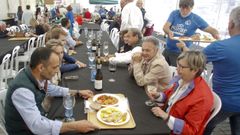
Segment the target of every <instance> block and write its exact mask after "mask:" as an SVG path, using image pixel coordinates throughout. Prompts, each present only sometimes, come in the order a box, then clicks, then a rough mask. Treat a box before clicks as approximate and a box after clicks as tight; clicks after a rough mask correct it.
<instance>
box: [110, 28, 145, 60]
mask: <svg viewBox="0 0 240 135" xmlns="http://www.w3.org/2000/svg"><path fill="white" fill-rule="evenodd" d="M125 38H126V39H125V40H126V41H125V42H126V43H127V44H128V46H129V48H128V49H129V51H127V52H124V53H115V57H112V58H110V61H115V62H117V63H120V64H129V63H130V62H131V59H132V55H133V54H134V53H136V52H141V51H142V47H141V45H142V33H141V31H139V30H138V29H137V28H129V29H128V32H127V33H126V37H125Z"/></svg>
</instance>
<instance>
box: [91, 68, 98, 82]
mask: <svg viewBox="0 0 240 135" xmlns="http://www.w3.org/2000/svg"><path fill="white" fill-rule="evenodd" d="M96 73H97V71H96V66H95V64H93V66H92V69H91V81H92V82H94V81H95V76H96Z"/></svg>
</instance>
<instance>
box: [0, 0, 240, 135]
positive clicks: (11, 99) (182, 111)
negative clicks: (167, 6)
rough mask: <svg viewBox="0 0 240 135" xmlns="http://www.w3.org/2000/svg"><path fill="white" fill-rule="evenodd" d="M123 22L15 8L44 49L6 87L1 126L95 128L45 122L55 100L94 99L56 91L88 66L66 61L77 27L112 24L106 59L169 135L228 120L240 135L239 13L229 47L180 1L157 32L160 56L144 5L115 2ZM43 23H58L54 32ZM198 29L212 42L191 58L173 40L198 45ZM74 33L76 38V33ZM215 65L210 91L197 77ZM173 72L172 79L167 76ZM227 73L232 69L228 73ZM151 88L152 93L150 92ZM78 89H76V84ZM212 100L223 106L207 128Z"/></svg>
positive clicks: (2, 32)
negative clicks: (122, 70)
mask: <svg viewBox="0 0 240 135" xmlns="http://www.w3.org/2000/svg"><path fill="white" fill-rule="evenodd" d="M120 6H121V14H119V13H118V12H117V11H116V9H115V7H112V8H111V9H110V10H109V11H108V10H107V9H106V8H104V7H103V6H100V9H99V10H95V11H94V13H91V12H90V11H89V9H88V8H84V9H83V11H82V12H81V14H75V13H74V12H73V8H72V7H71V5H69V6H67V7H66V8H65V7H62V6H57V7H55V8H53V9H51V10H49V11H48V9H47V7H46V6H45V7H44V11H41V8H40V7H36V12H35V14H34V13H33V12H32V11H31V7H30V6H29V5H27V6H26V10H23V9H22V7H21V6H19V7H18V12H17V16H18V23H19V24H26V25H27V26H29V27H30V28H31V33H32V34H31V36H36V37H37V36H39V35H41V34H45V35H46V43H45V46H46V47H39V48H37V49H36V50H35V51H34V52H33V53H32V55H31V59H30V63H29V66H27V67H25V68H24V70H22V71H21V72H20V73H19V74H18V75H17V76H16V77H15V78H14V79H13V80H12V81H11V83H10V84H9V88H8V91H7V95H6V105H5V121H6V125H5V127H6V130H7V132H8V134H9V135H14V134H23V135H25V134H53V135H56V134H60V133H65V132H69V131H77V132H81V133H86V132H90V131H94V130H96V129H98V128H99V127H97V126H95V125H94V124H93V123H91V122H89V121H87V120H79V121H75V122H60V121H55V120H50V119H48V118H47V117H45V114H46V113H47V112H48V110H49V108H50V107H51V100H52V97H54V96H66V95H67V94H68V93H71V94H73V95H78V94H79V95H80V96H81V97H83V98H84V99H87V98H90V97H92V96H93V94H94V93H93V92H92V91H91V90H70V89H69V88H65V87H61V86H58V85H59V82H60V81H61V76H62V74H64V73H66V72H71V71H73V70H77V69H79V68H85V67H86V64H85V63H83V62H81V61H80V60H77V59H75V58H74V57H72V56H70V55H69V54H68V50H73V51H74V50H75V48H77V47H78V46H81V45H82V41H80V40H79V39H78V37H77V36H76V35H75V34H74V33H76V31H75V29H74V27H75V24H77V25H82V24H83V22H90V21H93V22H94V23H97V24H101V23H102V20H104V19H109V20H112V21H111V23H110V27H109V31H111V29H112V28H117V29H118V30H119V35H120V36H119V45H118V46H119V47H118V48H119V50H118V51H117V52H116V53H115V54H114V55H113V56H112V57H110V58H109V61H115V62H116V63H118V64H124V65H128V69H126V71H128V72H129V77H133V78H134V79H135V81H136V84H137V85H138V86H141V87H144V89H145V91H146V94H147V95H148V97H149V98H150V99H151V100H152V101H154V102H157V106H155V107H152V108H151V111H152V113H153V114H154V115H155V116H157V117H159V118H161V119H162V120H164V121H165V122H166V124H167V126H168V127H169V129H170V130H171V134H182V135H188V134H194V135H203V134H204V135H210V134H211V133H212V131H213V129H214V128H215V127H216V125H217V124H219V123H221V122H222V121H224V120H225V119H227V118H229V120H230V125H231V132H232V134H233V135H239V134H240V128H239V127H240V72H239V69H240V62H239V60H237V59H238V58H239V55H240V54H239V53H238V50H240V46H239V43H240V19H239V18H240V7H239V6H238V7H236V8H234V9H233V10H232V11H231V13H230V16H229V24H228V32H229V35H230V36H231V37H230V38H229V39H224V40H221V37H220V35H219V32H218V30H217V29H215V28H213V27H212V26H210V25H209V24H208V23H207V21H205V20H204V19H203V18H202V17H201V16H200V15H197V14H195V13H193V12H192V10H193V7H194V0H180V1H179V9H177V10H174V11H172V12H171V13H170V15H169V17H168V19H167V21H166V23H165V24H164V26H163V31H164V32H165V33H166V34H167V39H166V47H165V49H164V51H163V53H161V51H160V49H159V40H158V39H157V38H156V37H154V36H152V34H153V33H152V32H153V27H154V24H153V23H152V21H151V19H150V17H149V16H150V15H149V14H148V12H147V11H146V10H145V9H144V3H143V0H136V3H135V2H134V0H121V1H120ZM49 22H54V23H57V25H53V24H50V23H49ZM6 27H7V26H6V24H5V23H4V22H0V38H5V37H6V36H8V35H9V32H8V31H7V30H6ZM197 29H200V30H202V31H204V32H207V33H209V34H211V35H212V37H213V38H215V39H216V40H217V41H215V42H212V43H211V44H209V45H208V46H207V47H206V48H204V49H203V51H202V52H200V51H195V50H190V49H189V47H190V46H191V45H192V42H190V41H187V42H183V41H181V40H174V39H173V37H182V36H184V37H199V34H198V33H196V30H197ZM78 32H79V31H77V33H78ZM208 62H212V64H213V79H212V84H213V87H212V88H211V87H209V85H208V83H207V81H206V80H205V79H204V78H203V77H202V76H201V75H202V73H203V72H204V70H205V69H206V63H208ZM171 66H173V67H176V71H177V75H175V76H172V71H171V68H170V67H171ZM229 67H231V68H229ZM153 82H154V83H156V84H157V85H156V89H157V91H154V92H149V91H148V90H147V88H148V86H149V85H151V84H152V83H153ZM80 83H81V82H80ZM213 92H214V93H216V94H217V95H218V96H219V97H220V99H221V102H222V107H221V110H220V111H219V112H218V114H217V115H216V116H215V117H214V118H213V119H211V120H210V122H209V123H207V121H208V119H209V118H210V115H211V113H212V108H213V105H214V94H213Z"/></svg>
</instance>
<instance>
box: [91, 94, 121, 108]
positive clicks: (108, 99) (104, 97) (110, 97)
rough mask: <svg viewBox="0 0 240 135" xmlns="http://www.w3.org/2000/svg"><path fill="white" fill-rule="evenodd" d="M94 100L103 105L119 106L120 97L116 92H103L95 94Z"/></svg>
mask: <svg viewBox="0 0 240 135" xmlns="http://www.w3.org/2000/svg"><path fill="white" fill-rule="evenodd" d="M93 102H96V103H99V104H100V105H101V106H102V107H107V106H117V105H118V103H119V102H120V97H119V96H117V95H115V94H109V93H102V94H97V95H95V96H94V97H93Z"/></svg>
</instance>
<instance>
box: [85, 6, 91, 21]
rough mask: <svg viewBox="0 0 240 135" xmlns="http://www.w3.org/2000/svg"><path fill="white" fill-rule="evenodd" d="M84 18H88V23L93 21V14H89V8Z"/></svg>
mask: <svg viewBox="0 0 240 135" xmlns="http://www.w3.org/2000/svg"><path fill="white" fill-rule="evenodd" d="M84 18H86V19H87V21H91V19H92V15H91V13H90V12H89V9H88V8H86V9H85V12H84Z"/></svg>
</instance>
